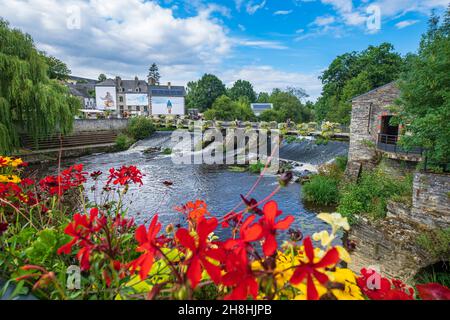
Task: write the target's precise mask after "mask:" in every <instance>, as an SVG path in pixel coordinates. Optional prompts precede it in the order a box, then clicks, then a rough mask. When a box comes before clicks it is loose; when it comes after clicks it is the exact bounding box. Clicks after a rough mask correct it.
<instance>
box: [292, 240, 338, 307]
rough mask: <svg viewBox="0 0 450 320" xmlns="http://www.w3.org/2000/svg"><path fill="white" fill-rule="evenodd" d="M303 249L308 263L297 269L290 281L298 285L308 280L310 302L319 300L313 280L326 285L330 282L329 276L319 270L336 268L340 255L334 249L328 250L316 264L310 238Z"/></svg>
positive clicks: (305, 241)
mask: <svg viewBox="0 0 450 320" xmlns="http://www.w3.org/2000/svg"><path fill="white" fill-rule="evenodd" d="M303 247H304V248H305V253H306V257H307V258H308V262H306V263H301V265H299V266H298V267H297V268H296V269H295V271H294V274H293V275H292V278H291V280H290V281H291V283H292V284H298V283H300V282H302V281H303V280H304V279H305V278H306V286H307V287H306V290H307V294H306V297H307V299H308V300H317V299H318V298H319V294H318V292H317V289H316V286H315V285H314V281H313V278H316V279H317V281H319V282H320V283H321V284H325V283H326V282H327V281H328V276H327V275H326V274H325V273H323V272H321V271H319V269H322V268H326V267H330V266H334V265H335V264H336V263H337V262H338V261H339V253H338V251H337V249H336V248H332V249H330V250H328V252H327V253H326V254H325V255H324V256H323V258H322V259H320V260H319V262H314V259H315V257H314V248H313V245H312V242H311V238H310V237H306V238H305V240H304V241H303Z"/></svg>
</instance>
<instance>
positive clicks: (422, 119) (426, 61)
mask: <svg viewBox="0 0 450 320" xmlns="http://www.w3.org/2000/svg"><path fill="white" fill-rule="evenodd" d="M438 23H439V20H438V19H437V18H436V17H435V16H434V15H432V16H431V19H430V23H429V29H428V32H427V33H425V34H424V35H423V37H422V41H421V43H420V48H419V51H418V53H417V54H416V55H410V56H408V59H407V62H406V63H407V68H405V70H406V71H405V72H404V73H403V74H402V75H401V79H400V81H399V86H400V90H401V98H400V100H399V102H398V105H399V106H400V112H399V120H400V122H402V123H403V124H404V126H405V127H406V130H405V131H404V135H403V136H402V138H401V140H400V143H401V144H403V145H405V146H406V147H407V148H410V147H414V146H420V147H423V148H426V149H427V154H428V158H429V161H430V162H431V163H432V164H448V163H449V162H450V121H449V119H450V94H449V88H450V31H449V30H450V6H449V8H448V9H447V11H446V13H445V15H444V20H443V23H442V25H441V26H439V25H438Z"/></svg>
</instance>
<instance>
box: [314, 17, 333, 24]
mask: <svg viewBox="0 0 450 320" xmlns="http://www.w3.org/2000/svg"><path fill="white" fill-rule="evenodd" d="M333 22H335V18H334V17H332V16H323V17H317V18H316V19H315V20H314V22H313V24H314V25H316V26H327V25H329V24H332V23H333Z"/></svg>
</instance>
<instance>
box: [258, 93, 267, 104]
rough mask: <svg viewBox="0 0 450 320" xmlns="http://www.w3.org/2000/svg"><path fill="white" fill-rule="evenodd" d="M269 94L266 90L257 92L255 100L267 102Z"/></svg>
mask: <svg viewBox="0 0 450 320" xmlns="http://www.w3.org/2000/svg"><path fill="white" fill-rule="evenodd" d="M269 99H270V94H268V93H267V92H260V93H259V94H258V100H256V102H257V103H269Z"/></svg>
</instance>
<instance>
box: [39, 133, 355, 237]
mask: <svg viewBox="0 0 450 320" xmlns="http://www.w3.org/2000/svg"><path fill="white" fill-rule="evenodd" d="M155 147H156V148H160V149H161V150H163V149H164V148H171V147H173V145H172V143H171V142H170V133H169V132H157V133H155V134H154V135H152V136H151V137H150V138H148V139H146V140H142V141H139V142H138V143H137V144H136V145H135V146H133V147H132V148H131V149H129V150H127V151H123V152H116V153H103V154H93V155H89V156H85V157H81V158H77V159H69V160H65V161H64V162H63V163H62V167H67V166H69V165H72V164H75V163H83V164H84V169H85V171H88V172H94V171H102V172H103V175H102V176H101V177H100V180H99V184H98V185H99V186H102V183H103V182H104V181H105V180H106V179H107V176H108V174H109V172H108V170H109V169H110V168H112V167H115V168H119V167H121V166H122V165H135V166H137V167H138V168H139V169H140V170H141V171H142V173H143V174H144V175H145V176H144V178H143V183H144V185H143V186H141V187H138V186H135V185H133V186H131V187H130V189H129V191H128V194H127V195H126V198H125V205H126V206H127V207H128V208H129V211H128V214H129V215H130V216H133V217H134V218H135V220H136V222H137V223H145V222H148V221H149V219H150V218H151V217H152V216H153V214H155V213H158V214H159V217H160V220H161V221H162V222H163V223H165V224H168V223H174V224H178V223H183V221H184V220H183V217H182V215H181V214H180V213H179V212H177V211H176V210H174V207H175V206H180V205H183V204H185V203H186V202H188V201H194V200H196V199H200V200H204V201H205V202H206V203H207V204H208V209H209V211H210V212H211V214H212V215H213V216H217V217H220V216H223V215H224V214H226V213H227V212H228V211H230V210H231V209H233V208H234V207H235V206H236V205H237V204H238V203H239V202H240V200H241V198H240V194H243V195H245V194H246V193H247V192H248V191H249V190H250V189H251V188H252V186H253V184H254V183H255V182H256V180H257V179H258V177H259V175H257V174H253V173H250V172H234V171H231V170H230V169H229V168H227V167H226V166H223V165H222V166H218V165H205V164H202V165H198V164H197V165H194V164H192V165H186V164H183V165H179V164H174V163H173V162H172V160H171V155H164V154H163V153H161V152H156V153H147V152H144V151H145V150H147V149H149V148H155ZM347 150H348V144H347V143H346V142H337V141H330V142H329V143H328V144H320V145H318V144H316V143H315V142H314V140H313V139H304V140H302V141H297V142H293V143H289V144H287V143H283V144H282V147H281V148H280V157H281V158H283V159H287V160H295V161H301V162H302V163H303V164H304V165H302V164H301V165H298V166H297V167H296V168H295V169H294V170H296V171H302V170H305V169H303V168H308V169H309V170H311V168H314V166H313V165H319V164H322V163H326V162H328V161H331V160H332V159H333V158H335V157H336V156H339V155H346V154H347ZM44 171H45V172H44ZM56 172H57V167H56V165H51V166H49V167H47V168H45V169H41V170H40V174H48V173H49V174H55V173H56ZM88 181H89V182H88V183H87V185H86V191H87V194H88V197H89V198H90V200H94V193H93V192H92V191H91V190H90V189H91V187H92V186H93V182H92V181H91V179H88ZM165 181H169V182H171V183H172V185H170V186H167V185H166V184H164V182H165ZM277 185H278V177H277V176H274V175H266V176H264V177H263V178H262V179H261V181H260V183H259V184H258V186H257V188H256V189H255V190H254V192H253V193H252V194H251V198H255V199H257V200H258V201H259V200H262V199H264V198H265V197H266V196H268V195H269V194H270V193H271V192H272V191H273V190H274V189H275V188H276V186H277ZM97 193H99V191H98V192H97ZM272 199H273V200H275V201H277V203H278V205H279V208H280V209H281V210H282V211H283V215H286V214H290V215H293V216H294V217H295V222H294V224H293V227H295V228H300V229H301V231H302V232H303V234H304V235H308V234H312V233H314V232H316V231H319V230H323V229H324V228H327V225H326V224H325V223H323V222H322V221H321V220H319V219H317V218H316V217H315V215H316V214H317V213H318V212H320V210H319V209H318V208H314V207H312V208H310V207H308V208H306V207H305V206H304V204H303V203H302V200H301V185H300V184H298V183H291V184H290V185H289V186H288V187H285V188H282V189H281V190H280V191H279V192H278V193H277V194H276V195H275V196H274V197H273V198H272ZM240 209H242V207H241V208H240Z"/></svg>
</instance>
